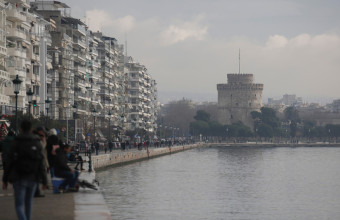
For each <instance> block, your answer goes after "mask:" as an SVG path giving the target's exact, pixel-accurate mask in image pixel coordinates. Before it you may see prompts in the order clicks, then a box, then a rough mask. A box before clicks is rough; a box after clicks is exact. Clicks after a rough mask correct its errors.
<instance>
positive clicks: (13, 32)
mask: <svg viewBox="0 0 340 220" xmlns="http://www.w3.org/2000/svg"><path fill="white" fill-rule="evenodd" d="M7 37H13V38H20V39H26V33H25V31H24V30H21V29H18V28H10V29H9V31H8V35H7Z"/></svg>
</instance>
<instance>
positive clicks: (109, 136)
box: [108, 110, 112, 143]
mask: <svg viewBox="0 0 340 220" xmlns="http://www.w3.org/2000/svg"><path fill="white" fill-rule="evenodd" d="M111 115H112V114H111V111H110V110H109V113H108V116H109V135H108V138H109V139H108V141H109V143H110V142H111Z"/></svg>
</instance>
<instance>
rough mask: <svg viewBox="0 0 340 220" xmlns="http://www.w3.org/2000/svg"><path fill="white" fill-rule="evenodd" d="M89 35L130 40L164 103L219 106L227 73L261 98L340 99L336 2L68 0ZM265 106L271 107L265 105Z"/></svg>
mask: <svg viewBox="0 0 340 220" xmlns="http://www.w3.org/2000/svg"><path fill="white" fill-rule="evenodd" d="M63 2H65V3H66V4H68V5H69V6H70V7H71V15H72V16H73V17H76V18H80V19H81V20H83V21H85V22H86V24H88V26H89V28H90V29H91V30H92V31H98V30H99V31H102V32H103V33H104V34H106V35H109V36H112V37H115V38H116V39H117V40H118V42H119V43H120V44H125V41H126V40H127V51H128V55H129V56H132V57H133V58H134V60H135V61H138V62H140V63H142V64H144V65H145V66H146V67H147V68H148V70H149V73H150V74H151V75H152V77H153V78H154V79H155V80H156V81H157V83H158V91H159V99H160V101H161V102H163V103H164V102H167V101H170V100H178V99H181V98H183V97H185V98H189V99H192V100H194V101H216V100H217V89H216V84H218V83H226V82H227V73H238V71H239V69H238V68H239V64H238V62H239V55H238V53H239V48H240V49H241V73H253V74H254V76H255V82H256V83H263V84H264V91H263V96H264V97H282V95H283V94H296V95H297V96H299V97H303V99H304V100H305V99H315V98H328V99H330V98H340V95H339V94H340V86H339V82H340V62H339V57H340V27H339V22H340V14H339V13H338V12H339V11H340V1H338V0H323V1H310V0H299V1H298V0H209V1H208V0H172V1H165V0H126V1H112V0H98V1H90V0H81V1H80V0H65V1H63ZM264 101H266V100H264Z"/></svg>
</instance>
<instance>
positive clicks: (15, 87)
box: [12, 75, 22, 133]
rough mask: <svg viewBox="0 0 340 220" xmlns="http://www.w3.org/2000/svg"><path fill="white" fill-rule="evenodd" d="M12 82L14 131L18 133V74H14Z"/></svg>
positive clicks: (19, 81) (19, 83) (19, 82)
mask: <svg viewBox="0 0 340 220" xmlns="http://www.w3.org/2000/svg"><path fill="white" fill-rule="evenodd" d="M12 82H13V84H14V94H15V131H16V133H18V127H19V126H18V94H19V92H20V85H21V83H22V81H21V80H20V79H19V76H18V75H16V78H15V79H14V80H13V81H12Z"/></svg>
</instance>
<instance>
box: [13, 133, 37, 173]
mask: <svg viewBox="0 0 340 220" xmlns="http://www.w3.org/2000/svg"><path fill="white" fill-rule="evenodd" d="M37 143H38V142H37V141H34V139H30V140H27V139H26V140H24V141H18V142H17V146H16V149H15V153H14V158H15V161H14V166H15V169H16V171H17V172H18V173H19V174H34V173H37V172H38V171H39V167H40V165H41V163H42V159H43V154H42V150H41V147H40V146H39V145H38V144H37Z"/></svg>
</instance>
